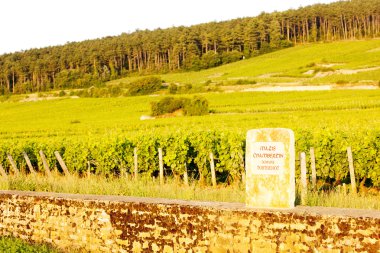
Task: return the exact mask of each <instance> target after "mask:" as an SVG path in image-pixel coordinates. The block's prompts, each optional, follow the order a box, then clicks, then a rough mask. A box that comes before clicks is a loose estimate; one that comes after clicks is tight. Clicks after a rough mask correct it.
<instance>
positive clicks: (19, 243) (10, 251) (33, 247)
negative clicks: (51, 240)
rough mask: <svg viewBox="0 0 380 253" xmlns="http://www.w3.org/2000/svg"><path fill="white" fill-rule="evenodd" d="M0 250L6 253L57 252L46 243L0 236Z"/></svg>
mask: <svg viewBox="0 0 380 253" xmlns="http://www.w3.org/2000/svg"><path fill="white" fill-rule="evenodd" d="M0 252H6V253H58V252H61V251H58V250H57V249H54V248H53V247H52V246H50V245H48V244H30V243H27V242H25V241H23V240H21V239H18V238H13V237H0Z"/></svg>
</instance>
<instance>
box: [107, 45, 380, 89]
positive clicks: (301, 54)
mask: <svg viewBox="0 0 380 253" xmlns="http://www.w3.org/2000/svg"><path fill="white" fill-rule="evenodd" d="M160 77H161V79H162V80H164V81H165V82H166V83H168V84H170V83H173V84H176V85H178V86H183V85H185V84H191V85H192V86H194V87H199V86H206V88H207V87H209V88H218V89H221V90H246V89H252V88H256V89H259V88H261V87H263V86H314V85H319V86H321V85H332V86H335V87H342V86H346V87H347V86H364V85H366V86H374V88H376V87H377V86H378V85H379V81H380V40H376V39H375V40H362V41H341V42H332V43H318V44H306V45H299V46H296V47H292V48H288V49H283V50H280V51H276V52H272V53H268V54H265V55H261V56H258V57H254V58H250V59H245V60H241V61H238V62H235V63H230V64H227V65H223V66H220V67H216V68H212V69H207V70H201V71H192V72H186V73H172V74H164V75H160ZM137 78H139V77H130V78H124V79H118V80H114V81H110V82H108V83H107V84H108V85H120V84H121V85H125V84H128V83H130V82H132V81H134V80H135V79H137Z"/></svg>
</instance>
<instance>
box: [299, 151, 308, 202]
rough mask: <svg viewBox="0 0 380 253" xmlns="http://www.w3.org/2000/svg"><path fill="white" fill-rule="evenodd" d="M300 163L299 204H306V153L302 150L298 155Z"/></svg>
mask: <svg viewBox="0 0 380 253" xmlns="http://www.w3.org/2000/svg"><path fill="white" fill-rule="evenodd" d="M300 163H301V204H302V205H306V198H307V180H306V155H305V153H304V152H302V153H301V155H300Z"/></svg>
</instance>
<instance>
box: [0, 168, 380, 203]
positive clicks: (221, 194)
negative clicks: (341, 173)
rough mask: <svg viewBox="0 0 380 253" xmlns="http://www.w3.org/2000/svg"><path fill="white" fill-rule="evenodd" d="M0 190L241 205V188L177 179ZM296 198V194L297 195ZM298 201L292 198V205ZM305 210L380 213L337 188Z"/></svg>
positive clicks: (29, 182)
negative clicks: (351, 210)
mask: <svg viewBox="0 0 380 253" xmlns="http://www.w3.org/2000/svg"><path fill="white" fill-rule="evenodd" d="M0 189H2V190H23V191H41V192H61V193H74V194H95V195H119V196H135V197H154V198H169V199H182V200H196V201H214V202H240V203H244V202H245V185H243V184H241V183H239V184H235V185H232V186H231V185H230V186H226V185H218V187H216V188H213V187H211V186H206V185H202V184H199V182H198V181H192V182H190V183H189V185H188V186H186V185H184V184H183V182H181V181H180V180H179V179H177V180H176V179H173V178H167V179H166V182H165V184H164V185H160V184H159V180H158V179H156V178H140V179H139V180H137V181H135V180H132V178H126V177H113V178H105V177H104V176H101V175H91V176H90V177H78V176H76V175H73V176H70V177H64V176H60V175H58V174H55V175H53V177H52V178H48V177H45V176H42V175H37V176H33V175H20V176H18V177H15V176H11V177H9V178H8V180H4V179H2V180H0ZM297 196H298V193H297ZM298 204H299V197H297V198H296V205H298ZM306 205H308V206H326V207H340V208H344V207H345V208H358V209H373V210H380V195H379V194H371V193H365V192H359V194H358V195H352V194H346V193H343V192H342V190H341V187H337V188H335V189H332V190H330V191H322V190H320V191H309V193H308V197H307V199H306Z"/></svg>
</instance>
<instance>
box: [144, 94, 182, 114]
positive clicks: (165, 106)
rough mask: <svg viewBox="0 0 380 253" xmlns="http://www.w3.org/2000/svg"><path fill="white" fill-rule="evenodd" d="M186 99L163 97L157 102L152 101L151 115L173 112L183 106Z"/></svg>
mask: <svg viewBox="0 0 380 253" xmlns="http://www.w3.org/2000/svg"><path fill="white" fill-rule="evenodd" d="M187 100H188V99H185V98H173V97H165V98H163V99H161V100H160V101H158V102H152V103H151V108H152V116H159V115H163V114H166V113H173V112H175V111H177V110H179V109H182V108H183V107H184V104H185V103H186V102H187Z"/></svg>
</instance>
